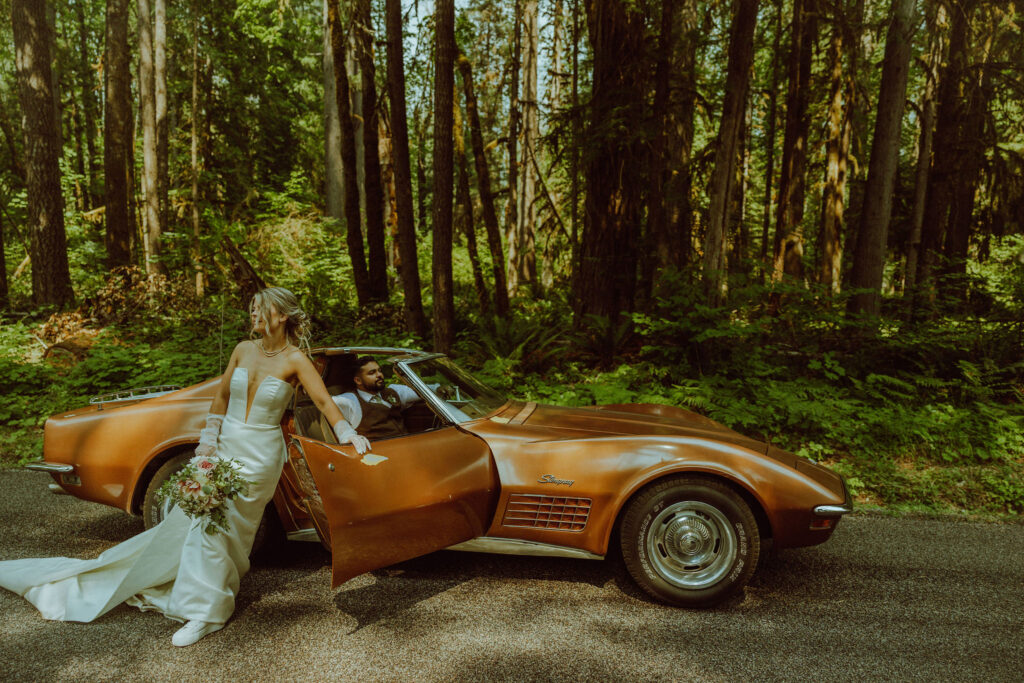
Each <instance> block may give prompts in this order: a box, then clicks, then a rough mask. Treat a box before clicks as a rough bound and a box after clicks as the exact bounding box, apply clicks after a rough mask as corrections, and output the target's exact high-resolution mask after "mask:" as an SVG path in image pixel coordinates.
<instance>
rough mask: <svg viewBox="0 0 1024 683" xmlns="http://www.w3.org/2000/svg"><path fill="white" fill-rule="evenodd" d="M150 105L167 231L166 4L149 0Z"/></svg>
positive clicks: (163, 227)
mask: <svg viewBox="0 0 1024 683" xmlns="http://www.w3.org/2000/svg"><path fill="white" fill-rule="evenodd" d="M153 104H154V108H155V111H156V196H157V203H158V205H159V208H160V229H161V231H163V230H167V228H168V223H167V220H168V217H169V216H170V210H169V206H168V204H167V193H168V190H169V188H170V179H169V178H168V175H167V174H168V167H167V164H168V159H167V153H168V151H167V0H153Z"/></svg>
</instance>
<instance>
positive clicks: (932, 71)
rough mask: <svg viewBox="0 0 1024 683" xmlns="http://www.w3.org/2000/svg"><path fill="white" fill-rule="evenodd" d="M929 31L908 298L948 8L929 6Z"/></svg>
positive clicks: (914, 268)
mask: <svg viewBox="0 0 1024 683" xmlns="http://www.w3.org/2000/svg"><path fill="white" fill-rule="evenodd" d="M925 10H926V14H925V16H926V20H927V31H928V35H929V48H928V66H927V70H926V72H925V83H924V91H923V92H922V94H921V104H920V107H919V109H920V110H921V118H920V127H919V130H918V137H917V166H916V167H915V169H914V199H913V205H912V208H911V211H910V236H909V237H908V238H907V250H906V258H907V261H906V267H905V268H904V269H903V271H904V278H905V279H904V282H903V292H904V296H907V295H911V294H912V293H913V291H914V289H915V288H916V286H917V264H918V255H919V253H920V248H921V230H922V227H923V225H924V207H925V199H926V198H927V196H928V169H929V167H930V166H931V161H932V141H933V140H934V136H935V117H936V114H937V109H938V101H937V99H936V93H937V91H938V82H939V65H940V63H941V62H942V46H943V42H944V36H943V32H941V31H940V30H939V25H944V24H945V23H946V22H945V14H946V12H945V8H944V7H942V6H941V5H933V4H931V3H927V4H926V5H925Z"/></svg>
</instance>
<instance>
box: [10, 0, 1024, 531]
mask: <svg viewBox="0 0 1024 683" xmlns="http://www.w3.org/2000/svg"><path fill="white" fill-rule="evenodd" d="M0 9H2V13H3V15H4V16H5V17H8V18H9V19H10V21H7V22H4V23H3V24H2V25H0V135H2V139H0V143H2V144H0V243H2V249H0V309H2V324H0V350H2V355H0V385H2V390H0V421H2V423H3V425H4V429H3V431H2V432H0V463H2V464H5V465H8V466H9V465H12V464H17V463H19V462H24V461H26V460H29V459H34V458H38V457H40V455H41V425H42V422H43V421H44V420H45V418H46V416H47V415H49V414H51V413H53V412H56V411H59V410H65V409H69V408H72V407H74V406H76V405H80V404H82V403H84V402H85V401H87V400H88V398H89V397H90V396H92V395H95V394H100V393H103V392H109V391H116V390H119V389H124V388H126V387H129V386H133V385H144V384H167V383H175V384H182V385H184V384H189V383H193V382H196V381H199V380H202V379H205V378H207V377H209V376H212V375H214V374H215V373H217V372H218V371H219V370H220V369H221V368H222V367H223V363H224V359H225V356H226V353H227V351H228V350H229V349H230V348H231V345H232V344H233V343H234V342H235V341H237V340H238V339H240V338H242V337H244V336H245V332H246V331H245V323H246V316H245V313H244V309H245V302H246V301H247V298H248V297H249V296H250V295H251V293H252V292H253V291H254V290H255V289H256V288H258V287H259V286H262V285H263V284H265V283H270V284H275V285H281V286H285V287H288V288H290V289H292V290H293V291H295V292H296V293H297V294H298V295H299V296H300V298H301V299H302V301H303V303H304V305H305V306H306V308H307V309H308V310H309V311H310V312H311V313H312V315H313V317H314V319H315V321H316V326H317V329H316V332H315V342H316V343H317V344H321V345H328V344H336V343H337V344H347V345H377V344H381V345H389V346H391V345H394V346H403V347H405V346H408V347H419V348H434V349H438V350H441V351H445V352H449V353H451V354H452V355H453V356H454V357H455V358H456V359H457V360H458V361H459V362H460V363H462V364H464V365H466V366H468V367H469V368H471V369H472V370H473V371H474V372H476V373H477V374H478V375H480V376H481V377H482V378H484V379H485V380H486V381H488V382H490V383H491V384H493V385H495V386H496V387H497V388H499V389H501V390H503V391H506V392H508V393H509V394H512V395H515V396H518V397H521V398H528V399H531V400H537V401H542V402H549V403H560V404H569V405H574V404H575V405H579V404H592V403H613V402H627V401H645V402H656V403H670V404H675V405H682V406H686V407H689V408H693V409H696V410H698V411H700V412H703V413H705V414H707V415H709V416H710V417H712V418H714V419H716V420H719V421H721V422H724V423H725V424H727V425H729V426H731V427H734V428H735V429H737V430H739V431H742V432H744V433H747V434H750V435H753V436H759V437H761V438H765V439H770V440H771V441H772V442H773V443H776V444H778V445H780V446H782V447H785V448H788V449H790V450H793V451H794V452H796V453H798V454H800V455H802V456H805V457H809V458H812V459H814V460H817V461H820V462H824V463H826V464H827V465H828V466H830V467H832V468H834V469H836V470H837V471H839V472H841V473H842V474H844V475H845V476H846V477H847V478H848V482H849V484H850V485H851V488H852V489H853V491H854V493H855V494H856V497H857V500H858V502H859V503H860V504H861V505H862V506H877V507H881V508H883V509H887V510H896V511H907V510H912V511H924V512H936V511H939V512H949V511H954V512H958V513H969V514H975V515H977V514H981V515H989V516H1000V517H1007V516H1009V517H1014V516H1019V515H1020V514H1021V513H1024V429H1022V427H1024V408H1022V393H1024V353H1022V342H1024V317H1022V313H1024V311H1022V301H1024V223H1022V220H1024V174H1022V166H1024V106H1022V104H1024V32H1022V31H1021V20H1022V18H1024V13H1022V12H1021V10H1020V8H1019V7H1018V3H1016V2H1011V1H1007V0H998V1H997V0H779V1H776V2H772V3H767V2H758V0H731V1H727V0H706V1H700V0H662V1H661V2H656V1H654V0H515V1H514V2H511V1H509V2H497V1H495V0H464V1H461V0H460V2H458V3H454V2H453V1H452V0H437V1H436V2H434V3H430V2H427V1H426V0H423V1H422V2H410V1H409V0H405V1H403V0H233V1H231V2H227V1H225V2H213V3H209V2H200V1H199V0H188V1H179V2H167V1H166V0H137V1H131V2H130V1H129V0H105V1H104V0H48V1H44V0H0ZM342 66H343V68H342Z"/></svg>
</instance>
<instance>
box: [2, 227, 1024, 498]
mask: <svg viewBox="0 0 1024 683" xmlns="http://www.w3.org/2000/svg"><path fill="white" fill-rule="evenodd" d="M226 229H231V228H226ZM236 229H237V226H236ZM328 230H329V228H327V227H324V226H323V225H322V224H320V223H319V222H318V221H316V220H314V219H312V218H302V217H296V216H295V215H294V214H289V215H288V217H286V218H281V217H277V218H274V217H264V218H263V222H262V225H261V226H260V227H259V228H257V229H254V231H253V234H256V235H259V236H261V238H260V239H257V240H250V241H249V242H248V248H247V250H246V256H247V257H248V258H250V259H251V261H252V263H253V264H254V266H255V267H256V268H258V269H260V270H261V271H262V272H264V273H266V277H267V279H268V280H270V281H273V282H275V283H279V284H281V285H284V286H288V287H292V288H294V289H295V291H296V292H298V293H299V294H300V295H301V297H302V298H303V300H304V302H305V303H306V305H307V307H308V308H309V309H310V311H311V312H312V313H313V315H314V317H315V318H316V321H317V323H318V329H317V331H316V335H315V339H314V343H315V344H322V345H328V344H341V343H344V344H349V345H356V344H358V345H389V346H404V347H410V346H411V347H419V348H429V346H430V344H429V343H428V342H424V341H422V340H419V339H417V338H416V337H415V336H412V335H410V334H409V333H408V332H406V331H405V330H404V327H403V325H402V309H401V302H400V300H399V299H398V297H393V298H392V300H391V301H390V302H389V303H384V304H379V305H377V306H375V307H372V308H369V309H365V308H364V309H360V308H359V307H358V306H357V304H356V301H355V296H354V292H353V291H349V290H347V289H346V288H345V287H344V286H343V285H341V286H339V285H338V284H337V283H339V282H340V283H344V282H347V281H348V280H347V279H346V277H347V276H346V273H345V272H343V268H344V266H341V267H331V266H330V265H329V264H330V263H344V260H343V259H330V254H329V253H327V254H326V255H325V253H324V250H317V249H307V247H308V246H310V245H313V244H317V243H324V242H325V241H326V240H327V237H328V235H327V232H328ZM300 235H301V236H302V238H301V239H299V237H298V236H300ZM327 251H328V252H329V250H327ZM304 253H305V254H307V255H306V256H304V255H303V254H304ZM308 254H315V256H309V255H308ZM1022 254H1024V240H1021V239H1020V238H1012V239H1006V240H1004V241H1002V242H1000V243H999V244H998V245H997V247H996V248H995V249H993V252H992V256H991V258H990V260H989V261H988V262H987V263H986V264H981V265H977V266H976V267H975V269H974V272H973V273H972V278H973V284H972V287H973V291H975V292H976V294H975V295H974V297H973V299H972V309H971V310H970V311H969V312H967V313H963V312H961V313H960V314H958V315H952V314H944V315H937V316H935V317H934V318H931V319H929V320H928V321H916V322H910V321H907V320H905V319H904V316H903V313H904V312H903V311H902V310H901V309H899V308H898V304H899V301H898V300H893V301H892V302H891V305H892V306H893V308H891V309H888V308H887V309H886V311H885V315H884V316H883V317H881V318H871V319H864V318H851V317H850V316H848V315H847V314H846V313H845V310H846V299H845V297H844V296H829V295H825V294H824V293H822V292H821V291H817V290H815V289H813V288H812V289H807V288H804V287H793V288H788V289H787V288H780V287H779V286H774V287H769V286H767V285H763V284H761V283H759V282H757V281H756V280H754V279H748V278H744V277H736V278H734V281H733V282H732V283H731V297H730V304H729V307H728V308H724V307H720V308H716V307H710V306H708V305H706V304H705V303H704V298H703V296H702V291H701V289H700V287H699V281H698V280H697V278H695V277H693V274H692V273H688V272H685V271H682V272H677V273H675V274H674V275H673V276H672V277H671V279H669V280H668V281H669V283H670V286H669V287H666V289H667V290H668V291H669V292H670V293H668V294H665V295H661V296H656V300H655V301H654V302H652V304H651V305H650V306H649V307H648V312H646V313H643V314H635V315H634V316H633V318H632V321H631V324H629V325H620V326H619V327H618V328H616V329H608V326H607V325H603V326H602V321H594V324H593V325H591V326H589V327H587V328H585V330H574V328H573V326H572V324H571V305H570V302H569V301H567V300H566V299H565V297H564V295H563V294H562V292H564V291H565V289H558V288H556V289H553V290H551V291H549V292H548V293H546V294H542V295H539V296H536V297H529V298H528V297H523V298H520V299H517V300H514V301H513V305H512V307H511V309H512V311H513V312H512V313H511V314H510V315H509V316H508V317H507V318H498V317H493V316H490V315H486V314H482V313H481V312H480V311H479V310H478V309H477V308H476V307H474V306H473V305H471V304H468V303H467V302H473V300H474V297H473V295H472V284H471V283H472V274H471V272H470V265H469V263H468V260H466V261H462V260H459V259H458V258H457V259H456V271H455V273H456V278H455V280H456V283H457V284H458V286H459V287H460V288H462V289H461V290H457V291H456V301H459V302H461V303H460V306H458V307H457V309H456V330H457V332H458V336H457V341H456V344H455V347H454V350H453V355H454V356H455V357H456V359H457V360H458V362H460V363H461V364H462V365H464V366H465V367H467V368H468V369H470V370H472V371H473V372H474V373H475V374H477V375H478V376H479V377H481V378H482V379H484V380H485V381H487V382H488V383H489V384H491V385H492V386H494V387H495V388H497V389H499V390H501V391H503V392H505V393H507V394H509V395H511V396H515V397H519V398H522V399H528V400H534V401H538V402H544V403H556V404H562V405H588V404H594V403H625V402H652V403H664V404H671V405H677V406H682V407H686V408H689V409H692V410H695V411H697V412H700V413H702V414H705V415H708V416H709V417H711V418H713V419H715V420H718V421H720V422H722V423H724V424H726V425H728V426H730V427H732V428H734V429H736V430H737V431H740V432H743V433H745V434H748V435H751V436H756V437H759V438H762V439H767V440H770V441H771V442H772V443H774V444H777V445H779V446H780V447H783V448H786V449H789V450H791V451H793V452H795V453H797V454H799V455H801V456H805V457H808V458H811V459H813V460H816V461H818V462H823V463H825V464H826V465H828V466H829V467H832V468H833V469H835V470H836V471H838V472H841V473H842V474H843V475H845V476H846V477H847V480H848V482H849V484H850V486H851V488H852V490H853V491H854V493H855V494H856V498H857V501H858V503H859V504H860V506H861V507H862V508H877V509H881V510H885V511H892V512H915V513H925V514H932V513H958V514H970V515H980V516H987V517H1005V516H1015V515H1021V514H1022V513H1024V407H1022V401H1021V399H1022V391H1024V379H1022V378H1024V357H1022V342H1024V322H1022V321H1024V311H1022V305H1021V302H1022V301H1024V264H1022V263H1021V258H1022ZM421 257H422V258H423V259H424V260H426V259H427V258H429V254H428V253H427V252H424V253H423V254H421ZM84 272H85V271H84V270H83V271H82V273H83V274H84ZM83 280H84V277H83ZM226 283H227V281H223V282H221V285H220V286H221V287H222V290H221V291H219V292H217V291H215V290H211V291H210V292H207V294H206V296H204V297H203V298H202V299H199V298H197V297H196V296H195V294H194V288H193V287H192V284H191V282H190V281H189V280H187V279H185V278H181V279H169V280H167V279H158V280H155V281H154V280H152V279H147V278H146V277H145V276H144V275H143V274H142V273H141V272H138V271H125V272H123V273H121V274H120V275H119V276H118V277H115V278H111V279H110V280H106V281H103V282H98V281H96V282H93V283H92V291H91V293H88V294H86V295H85V296H83V297H82V301H83V303H82V304H81V305H79V306H78V308H77V309H74V310H72V311H70V312H62V313H56V314H53V315H46V314H36V315H25V316H23V317H20V318H19V317H14V318H11V317H8V318H6V319H5V320H4V322H3V324H2V325H0V385H2V386H3V387H4V391H3V392H2V394H0V422H2V423H3V424H5V425H7V426H8V428H7V429H5V430H4V431H3V432H0V463H2V464H3V466H6V467H10V466H15V465H18V464H19V463H24V462H26V461H28V460H33V459H36V458H39V457H40V456H41V453H42V439H41V436H42V429H41V427H42V424H43V421H44V420H45V418H46V417H47V416H48V415H50V414H52V413H55V412H59V411H63V410H68V409H71V408H74V407H77V406H79V405H82V404H84V403H86V402H87V401H88V400H89V398H90V397H92V396H95V395H99V394H103V393H106V392H113V391H117V390H122V389H126V388H129V387H137V386H143V385H153V384H178V385H182V386H186V385H189V384H192V383H195V382H198V381H201V380H204V379H206V378H208V377H211V376H214V375H216V374H217V373H218V372H219V371H220V369H221V368H222V367H223V364H224V362H226V359H227V356H228V355H229V354H230V351H231V348H232V346H233V345H234V343H236V342H237V341H238V340H239V339H242V338H244V337H245V325H246V315H245V313H244V310H243V307H242V305H241V302H240V301H239V300H238V298H237V295H236V294H235V293H234V291H233V290H232V289H231V288H230V286H229V285H228V284H226ZM76 289H78V290H79V291H83V292H85V291H88V290H86V284H85V283H84V282H83V284H76ZM463 290H464V291H463ZM773 301H774V302H780V303H778V304H777V305H774V306H773V304H772V302H773ZM426 303H427V305H428V306H429V305H430V301H429V299H428V300H427V301H426ZM937 305H938V306H939V307H940V308H941V302H939V303H938V304H937ZM961 308H962V306H961Z"/></svg>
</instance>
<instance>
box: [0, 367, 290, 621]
mask: <svg viewBox="0 0 1024 683" xmlns="http://www.w3.org/2000/svg"><path fill="white" fill-rule="evenodd" d="M248 392H249V373H248V371H247V370H246V369H245V368H236V369H235V371H234V372H233V373H232V375H231V393H230V398H229V400H228V409H227V414H226V415H225V418H224V424H223V426H222V428H221V432H220V437H219V439H218V442H217V455H218V456H219V457H221V458H231V459H233V460H235V461H237V462H238V463H239V464H240V465H241V476H242V477H244V478H245V479H248V480H249V481H250V482H251V486H250V487H249V492H248V494H247V495H245V496H238V497H237V498H235V499H234V500H232V501H230V502H228V504H227V507H226V516H227V520H228V524H229V527H228V531H227V532H217V533H215V534H208V533H206V532H204V531H203V530H202V526H201V525H200V524H199V523H198V522H195V521H193V520H192V519H191V518H189V517H188V516H187V515H186V514H185V513H183V512H182V511H181V510H179V509H178V508H177V507H174V508H172V509H171V511H170V513H169V514H168V515H167V517H165V518H164V520H163V521H162V522H160V523H159V524H157V525H156V526H155V527H153V528H152V529H148V530H147V531H144V532H142V533H140V534H138V535H137V536H133V537H132V538H130V539H128V540H127V541H124V542H123V543H120V544H118V545H116V546H114V547H112V548H109V549H108V550H106V551H105V552H103V553H102V554H101V555H100V556H99V557H97V558H96V559H94V560H80V559H72V558H66V557H54V558H42V559H25V560H8V561H6V562H0V586H2V587H4V588H7V589H8V590H11V591H14V592H15V593H17V594H19V595H21V596H23V597H24V598H25V599H27V600H28V601H29V602H31V603H32V604H33V605H35V606H36V608H37V609H38V610H39V612H40V614H41V615H42V616H43V617H44V618H46V619H56V620H60V621H92V620H93V619H95V618H97V617H99V616H101V615H103V614H105V613H106V612H108V611H109V610H111V609H112V608H114V607H116V606H117V605H119V604H120V603H122V602H127V603H128V604H131V605H135V606H136V607H139V608H141V609H143V610H149V609H155V610H159V611H160V612H162V613H163V614H164V615H165V616H167V617H169V618H171V619H174V620H176V621H187V620H198V621H203V622H209V623H214V624H223V623H224V622H225V621H227V620H228V618H229V617H230V616H231V613H232V612H233V611H234V608H235V595H236V594H237V593H238V584H239V581H240V579H241V578H242V576H243V575H244V574H245V573H246V572H247V571H248V570H249V551H250V550H251V548H252V543H253V538H254V537H255V534H256V529H257V527H258V526H259V523H260V519H261V518H262V516H263V509H264V507H265V506H266V505H267V503H268V502H269V501H270V499H271V497H273V495H274V489H275V488H276V487H277V480H278V478H279V477H280V475H281V468H282V467H283V465H284V461H285V457H286V449H285V443H284V437H283V435H282V433H281V428H280V422H281V416H282V414H283V413H284V410H285V408H286V407H287V406H288V402H289V400H290V399H291V395H292V386H291V385H290V384H288V383H287V382H285V381H283V380H281V379H278V378H277V377H273V376H268V377H266V378H264V380H263V381H262V382H261V383H260V385H259V386H258V387H257V388H256V394H255V396H254V397H253V400H252V405H251V407H250V408H249V410H248V414H246V402H247V400H248Z"/></svg>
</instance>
